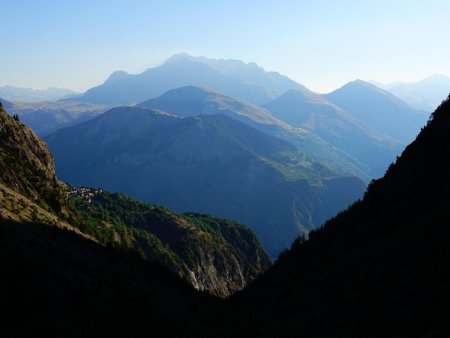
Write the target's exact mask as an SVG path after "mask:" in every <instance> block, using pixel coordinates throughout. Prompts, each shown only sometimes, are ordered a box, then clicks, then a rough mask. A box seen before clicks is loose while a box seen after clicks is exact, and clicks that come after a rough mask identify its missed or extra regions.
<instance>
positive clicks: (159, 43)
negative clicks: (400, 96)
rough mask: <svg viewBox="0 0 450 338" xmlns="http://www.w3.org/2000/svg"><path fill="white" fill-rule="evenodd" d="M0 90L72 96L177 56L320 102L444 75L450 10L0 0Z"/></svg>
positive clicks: (334, 2)
mask: <svg viewBox="0 0 450 338" xmlns="http://www.w3.org/2000/svg"><path fill="white" fill-rule="evenodd" d="M0 5H1V20H0V22H1V30H0V38H1V39H0V41H1V46H2V47H1V49H2V51H1V52H0V71H1V72H0V85H7V84H11V85H17V86H26V87H34V88H46V87H49V86H59V87H66V88H71V89H75V90H79V91H83V90H86V89H87V88H89V87H92V86H94V85H97V84H100V83H102V82H103V81H104V80H105V79H106V78H107V77H108V75H109V74H110V73H112V72H113V71H114V70H119V69H122V70H125V71H127V72H130V73H138V72H141V71H143V70H145V69H146V68H148V67H154V66H157V65H159V64H160V63H162V62H163V61H164V60H165V59H166V58H167V57H169V56H171V55H172V54H175V53H178V52H187V53H190V54H192V55H196V56H197V55H203V56H207V57H213V58H226V59H228V58H232V59H240V60H243V61H245V62H250V61H254V62H256V63H258V64H259V65H261V66H263V67H264V68H265V69H266V70H276V71H279V72H281V73H283V74H285V75H288V76H290V77H291V78H293V79H294V80H296V81H298V82H300V83H302V84H304V85H306V86H307V87H309V88H310V89H312V90H316V91H320V92H325V91H329V90H332V89H334V88H336V87H339V86H341V85H343V84H344V83H346V82H348V81H351V80H354V79H355V78H360V79H364V80H377V81H380V82H391V81H396V80H403V81H415V80H419V79H421V78H424V77H426V76H429V75H432V74H434V73H442V74H446V75H450V44H449V32H450V1H449V0H421V1H418V0H408V1H406V0H389V1H384V0H376V1H371V0H358V1H356V0H355V1H353V0H328V1H325V0H314V1H312V0H308V1H301V0H297V1H296V0H289V1H284V0H277V1H264V0H258V1H256V0H236V1H235V0H226V1H225V0H224V1H217V0H210V1H201V0H198V1H195V0H191V1H188V0H184V1H181V0H180V1H175V0H160V1H149V0H147V1H144V0H142V1H133V0H126V1H121V0H105V1H103V0H89V1H87V0H86V1H85V0H76V1H69V0H58V1H56V0H55V1H51V0H47V1H40V0H34V1H33V0H28V1H25V0H0Z"/></svg>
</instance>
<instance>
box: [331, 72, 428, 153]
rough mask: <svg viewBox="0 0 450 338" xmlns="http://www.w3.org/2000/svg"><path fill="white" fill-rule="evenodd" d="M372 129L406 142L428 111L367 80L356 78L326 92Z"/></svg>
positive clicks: (420, 125) (423, 123) (419, 125)
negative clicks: (421, 109)
mask: <svg viewBox="0 0 450 338" xmlns="http://www.w3.org/2000/svg"><path fill="white" fill-rule="evenodd" d="M324 98H325V99H327V100H328V101H330V102H332V103H334V104H335V105H337V106H339V107H340V108H342V109H344V110H346V111H347V112H348V113H349V114H351V115H352V116H353V117H354V118H356V119H358V120H359V121H361V122H362V123H364V124H365V125H366V126H370V128H372V129H373V130H377V131H378V132H379V133H382V134H384V135H387V136H389V137H391V138H393V139H395V140H397V141H400V142H402V143H403V144H408V143H409V142H411V141H413V140H414V139H415V137H416V136H417V134H418V133H419V131H420V128H421V127H423V126H424V125H425V123H426V122H427V120H428V117H429V113H426V112H422V111H419V110H416V109H414V108H411V107H410V106H409V105H408V104H406V103H405V102H403V101H401V100H400V99H398V98H397V97H395V96H394V95H393V94H391V93H389V92H387V91H385V90H383V89H380V88H378V87H376V86H374V85H372V84H370V83H368V82H364V81H361V80H356V81H353V82H350V83H348V84H346V85H345V86H343V87H341V88H339V89H337V90H335V91H333V92H332V93H329V94H326V95H324Z"/></svg>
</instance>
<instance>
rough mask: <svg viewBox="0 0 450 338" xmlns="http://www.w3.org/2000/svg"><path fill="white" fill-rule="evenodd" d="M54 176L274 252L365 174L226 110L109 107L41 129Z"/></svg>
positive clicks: (341, 201)
mask: <svg viewBox="0 0 450 338" xmlns="http://www.w3.org/2000/svg"><path fill="white" fill-rule="evenodd" d="M45 140H46V142H47V143H48V145H49V147H50V149H51V150H52V152H53V154H54V156H55V161H56V168H57V173H58V176H59V177H60V178H61V179H63V180H65V181H67V182H69V183H70V184H73V185H89V186H102V187H105V188H106V189H108V190H111V191H120V192H123V193H126V194H128V195H130V196H133V197H135V198H138V199H141V200H144V201H149V202H152V203H156V204H162V205H165V206H168V207H169V208H172V209H174V210H177V211H183V212H184V211H199V212H208V213H211V214H214V215H218V216H220V217H225V218H231V219H235V220H237V221H239V222H242V223H244V224H246V225H248V226H249V227H251V228H252V229H253V230H254V231H255V232H256V233H257V235H258V238H259V239H260V240H261V242H262V243H263V245H264V247H265V248H266V250H267V251H268V253H269V254H270V255H271V257H276V256H277V255H278V253H279V252H280V251H281V250H283V249H284V248H286V247H287V246H288V245H290V243H291V242H292V240H293V239H294V238H295V237H296V236H298V235H299V234H301V233H307V232H308V231H310V230H311V229H313V228H315V227H317V226H318V225H320V224H321V223H322V222H323V221H324V220H325V219H327V218H328V217H330V216H331V215H333V214H335V213H336V212H337V211H338V210H341V209H342V208H344V207H346V206H347V205H348V204H349V203H351V202H352V201H354V200H355V199H357V198H359V197H360V196H361V194H362V192H363V190H364V183H363V182H362V181H361V180H359V179H357V178H355V177H346V176H343V175H342V174H337V173H336V172H334V171H333V170H330V169H329V168H327V167H325V166H323V165H321V164H320V163H319V162H315V161H313V160H311V159H310V158H308V157H307V156H305V155H304V154H302V153H301V152H299V151H298V150H297V149H296V147H294V146H292V145H291V144H289V143H287V142H285V141H283V140H281V139H279V138H276V137H273V136H270V135H268V134H265V133H263V132H260V131H258V130H256V129H254V128H252V127H250V126H248V125H245V124H243V123H241V122H239V121H237V120H234V119H232V118H229V117H227V116H225V115H201V116H197V117H184V118H182V117H175V116H173V115H168V114H166V113H162V112H158V111H154V110H149V109H143V108H132V107H121V108H114V109H112V110H110V111H108V112H107V113H105V114H103V115H101V116H99V117H97V118H95V119H92V120H90V121H88V122H85V123H83V124H79V125H76V126H73V127H68V128H64V129H61V130H58V131H56V132H55V133H53V134H51V135H49V136H48V137H46V138H45Z"/></svg>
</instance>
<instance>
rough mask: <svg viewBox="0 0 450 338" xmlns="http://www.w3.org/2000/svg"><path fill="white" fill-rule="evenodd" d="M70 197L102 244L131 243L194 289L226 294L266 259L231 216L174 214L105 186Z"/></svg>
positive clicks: (251, 235) (264, 265)
mask: <svg viewBox="0 0 450 338" xmlns="http://www.w3.org/2000/svg"><path fill="white" fill-rule="evenodd" d="M84 189H85V188H84ZM75 202H76V205H77V208H78V210H79V211H80V214H81V215H82V217H83V218H84V220H85V223H86V224H87V225H88V226H87V227H86V228H85V231H86V232H87V233H92V234H94V233H95V232H96V231H97V232H98V231H99V230H101V232H102V235H97V238H100V239H101V241H102V242H104V243H105V244H107V243H110V244H113V245H116V246H120V247H124V248H128V249H129V248H132V249H134V250H136V251H138V252H140V253H141V255H142V256H143V257H145V258H147V259H149V260H152V261H157V262H159V263H161V264H162V265H165V266H167V267H168V268H169V269H170V270H171V271H172V272H174V273H176V274H177V275H179V276H180V277H182V278H184V279H185V280H187V281H188V282H189V283H190V284H191V285H193V286H194V287H195V288H196V289H197V290H202V291H208V292H210V293H212V294H215V295H217V296H221V297H224V296H229V295H230V294H232V293H234V292H235V291H238V290H241V289H243V288H244V287H245V286H246V285H247V284H248V283H249V282H251V281H252V280H254V279H255V278H256V277H257V276H258V275H260V274H262V273H263V272H265V271H266V270H267V269H268V268H269V267H270V265H271V263H270V260H269V258H268V257H267V254H266V253H265V251H264V249H263V248H262V247H261V244H260V243H259V241H258V240H257V238H256V236H255V234H254V233H253V232H252V231H251V230H250V229H248V228H247V227H245V226H243V225H241V224H238V223H236V222H233V221H229V220H224V219H219V218H216V217H212V216H209V215H205V214H195V213H188V214H177V213H174V212H172V211H170V210H168V209H166V208H164V207H160V206H154V205H150V204H145V203H141V202H138V201H136V200H133V199H131V198H128V197H125V196H124V195H121V194H111V193H108V192H100V193H96V194H95V195H94V196H91V197H89V200H86V199H82V198H81V199H80V198H75Z"/></svg>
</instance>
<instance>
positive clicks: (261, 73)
mask: <svg viewBox="0 0 450 338" xmlns="http://www.w3.org/2000/svg"><path fill="white" fill-rule="evenodd" d="M179 59H188V60H191V61H195V62H201V63H204V64H206V65H208V66H210V67H211V68H214V69H215V70H218V71H219V72H221V73H222V74H225V75H228V76H231V77H233V78H235V79H238V80H240V81H242V82H245V83H251V84H255V85H258V86H261V87H263V88H265V89H266V90H267V91H268V92H270V93H272V94H273V95H276V96H278V95H281V94H282V93H284V92H286V91H288V90H290V89H297V90H302V91H309V89H307V88H306V87H305V86H303V85H301V84H299V83H297V82H295V81H294V80H292V79H290V78H289V77H287V76H285V75H282V74H280V73H278V72H269V71H265V70H264V68H262V67H260V66H258V65H257V64H256V63H254V62H250V63H245V62H243V61H240V60H233V59H211V58H206V57H203V56H191V55H189V54H186V53H180V54H175V55H174V56H172V57H171V58H170V59H169V60H168V61H169V62H170V61H175V60H179Z"/></svg>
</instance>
